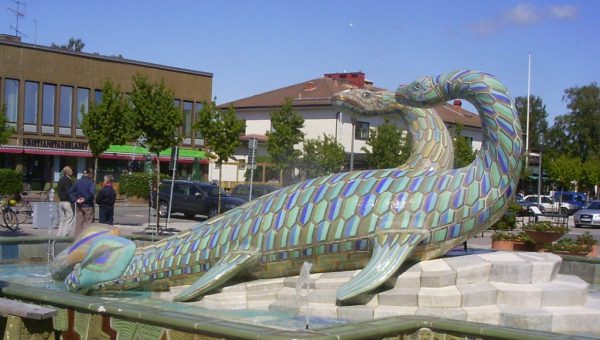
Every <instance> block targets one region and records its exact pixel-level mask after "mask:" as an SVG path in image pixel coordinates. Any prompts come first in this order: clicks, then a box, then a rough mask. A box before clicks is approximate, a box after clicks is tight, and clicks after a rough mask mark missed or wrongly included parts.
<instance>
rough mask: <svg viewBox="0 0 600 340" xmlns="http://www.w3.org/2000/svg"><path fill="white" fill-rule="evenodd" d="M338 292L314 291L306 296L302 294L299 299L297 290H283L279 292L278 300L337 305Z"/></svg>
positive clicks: (329, 290)
mask: <svg viewBox="0 0 600 340" xmlns="http://www.w3.org/2000/svg"><path fill="white" fill-rule="evenodd" d="M336 292H337V291H336V290H335V289H314V290H310V291H309V292H308V294H307V295H306V296H305V295H304V294H306V292H302V294H301V295H300V296H298V297H297V294H296V289H295V288H288V287H286V288H283V289H280V290H278V291H277V300H282V299H284V300H296V299H298V301H304V302H306V301H308V302H321V303H322V302H328V303H333V304H335V302H336Z"/></svg>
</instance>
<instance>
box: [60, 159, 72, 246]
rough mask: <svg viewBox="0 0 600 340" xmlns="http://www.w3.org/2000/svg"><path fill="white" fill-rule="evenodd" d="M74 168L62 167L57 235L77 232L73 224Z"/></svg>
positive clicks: (69, 234) (68, 234)
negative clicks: (72, 188) (71, 193)
mask: <svg viewBox="0 0 600 340" xmlns="http://www.w3.org/2000/svg"><path fill="white" fill-rule="evenodd" d="M71 176H73V170H71V168H70V167H69V166H65V167H64V168H63V169H62V177H61V178H60V180H59V181H58V188H57V190H58V198H59V199H60V206H59V210H58V219H59V222H58V232H57V234H56V236H73V234H74V233H75V226H74V225H73V222H74V220H73V217H74V216H75V215H74V213H73V202H72V201H71V195H70V191H71V186H73V181H72V180H71Z"/></svg>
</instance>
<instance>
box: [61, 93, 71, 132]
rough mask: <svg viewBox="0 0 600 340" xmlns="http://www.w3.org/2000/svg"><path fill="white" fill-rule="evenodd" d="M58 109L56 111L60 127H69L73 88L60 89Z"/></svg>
mask: <svg viewBox="0 0 600 340" xmlns="http://www.w3.org/2000/svg"><path fill="white" fill-rule="evenodd" d="M59 104H60V109H59V111H58V113H59V115H60V118H59V122H60V126H61V127H71V116H72V114H73V88H72V87H71V86H61V87H60V102H59Z"/></svg>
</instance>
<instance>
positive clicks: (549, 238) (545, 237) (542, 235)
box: [525, 230, 566, 244]
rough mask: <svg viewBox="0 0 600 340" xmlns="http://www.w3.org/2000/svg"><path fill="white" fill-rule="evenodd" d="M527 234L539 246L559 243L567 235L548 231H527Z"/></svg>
mask: <svg viewBox="0 0 600 340" xmlns="http://www.w3.org/2000/svg"><path fill="white" fill-rule="evenodd" d="M525 233H526V234H527V235H529V237H531V239H532V240H533V241H534V242H535V243H538V244H540V243H541V244H548V243H552V242H554V241H558V240H559V239H560V238H561V237H563V236H565V234H566V233H555V232H546V231H534V230H525Z"/></svg>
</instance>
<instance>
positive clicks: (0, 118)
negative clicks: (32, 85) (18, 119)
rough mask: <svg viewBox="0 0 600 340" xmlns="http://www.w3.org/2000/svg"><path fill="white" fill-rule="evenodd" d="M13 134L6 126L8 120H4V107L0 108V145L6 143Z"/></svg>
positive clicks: (10, 128)
mask: <svg viewBox="0 0 600 340" xmlns="http://www.w3.org/2000/svg"><path fill="white" fill-rule="evenodd" d="M14 132H15V129H14V128H13V127H12V126H9V125H8V119H7V118H6V106H4V105H3V106H2V108H1V109H0V144H5V143H6V142H8V139H9V138H10V136H11V135H12V134H13V133H14Z"/></svg>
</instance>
